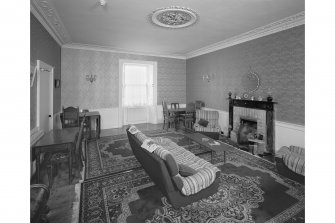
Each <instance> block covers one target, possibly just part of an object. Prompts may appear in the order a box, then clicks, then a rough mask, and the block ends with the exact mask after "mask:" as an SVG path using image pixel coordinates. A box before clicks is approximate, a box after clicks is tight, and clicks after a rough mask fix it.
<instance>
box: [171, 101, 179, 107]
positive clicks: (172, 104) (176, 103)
mask: <svg viewBox="0 0 335 223" xmlns="http://www.w3.org/2000/svg"><path fill="white" fill-rule="evenodd" d="M171 108H174V109H177V108H179V103H178V102H173V103H171Z"/></svg>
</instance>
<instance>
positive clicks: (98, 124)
mask: <svg viewBox="0 0 335 223" xmlns="http://www.w3.org/2000/svg"><path fill="white" fill-rule="evenodd" d="M97 122H98V123H97V133H98V134H97V138H98V139H100V131H101V116H98V119H97Z"/></svg>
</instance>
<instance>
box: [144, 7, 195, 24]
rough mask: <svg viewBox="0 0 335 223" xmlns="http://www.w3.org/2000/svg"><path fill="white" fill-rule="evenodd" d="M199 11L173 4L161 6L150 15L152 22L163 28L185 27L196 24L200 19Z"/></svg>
mask: <svg viewBox="0 0 335 223" xmlns="http://www.w3.org/2000/svg"><path fill="white" fill-rule="evenodd" d="M198 17H199V16H198V15H197V13H196V12H195V11H194V10H192V9H189V8H185V7H180V6H171V7H166V8H159V9H156V10H155V11H153V12H152V13H151V14H150V15H149V20H150V21H151V23H152V24H154V25H157V26H160V27H163V28H172V29H177V28H185V27H188V26H191V25H193V24H195V23H196V22H197V20H198Z"/></svg>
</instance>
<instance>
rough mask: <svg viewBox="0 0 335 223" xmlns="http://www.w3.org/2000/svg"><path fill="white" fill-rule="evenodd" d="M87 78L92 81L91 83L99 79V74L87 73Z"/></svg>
mask: <svg viewBox="0 0 335 223" xmlns="http://www.w3.org/2000/svg"><path fill="white" fill-rule="evenodd" d="M86 80H87V81H89V82H91V84H92V83H93V82H94V81H96V80H97V75H92V74H90V75H86Z"/></svg>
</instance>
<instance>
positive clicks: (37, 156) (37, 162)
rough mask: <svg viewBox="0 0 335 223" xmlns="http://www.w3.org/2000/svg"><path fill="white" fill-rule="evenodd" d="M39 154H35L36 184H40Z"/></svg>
mask: <svg viewBox="0 0 335 223" xmlns="http://www.w3.org/2000/svg"><path fill="white" fill-rule="evenodd" d="M40 154H41V153H40V152H36V178H37V179H36V181H37V182H36V183H39V182H40Z"/></svg>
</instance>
